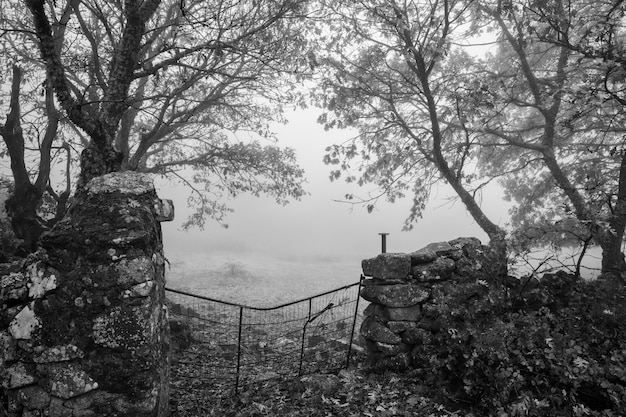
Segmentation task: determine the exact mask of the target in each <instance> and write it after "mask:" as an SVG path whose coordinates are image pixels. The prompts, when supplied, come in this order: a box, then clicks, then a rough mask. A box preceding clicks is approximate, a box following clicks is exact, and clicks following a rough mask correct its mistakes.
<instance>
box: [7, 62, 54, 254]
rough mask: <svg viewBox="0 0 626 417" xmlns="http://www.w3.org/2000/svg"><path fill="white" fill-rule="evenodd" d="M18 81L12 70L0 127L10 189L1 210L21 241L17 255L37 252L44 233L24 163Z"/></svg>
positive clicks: (35, 190) (35, 193) (38, 191)
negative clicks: (5, 112) (8, 163)
mask: <svg viewBox="0 0 626 417" xmlns="http://www.w3.org/2000/svg"><path fill="white" fill-rule="evenodd" d="M21 81H22V71H21V69H20V68H19V67H17V66H13V82H12V87H11V104H10V111H9V114H8V115H7V119H6V123H5V124H4V125H1V126H0V136H2V139H3V140H4V143H5V144H6V147H7V151H8V153H9V159H10V160H11V174H12V175H13V185H14V186H13V191H12V193H11V194H10V195H9V197H8V198H7V201H6V203H5V208H6V211H7V215H8V216H9V218H10V219H11V228H12V229H13V232H14V233H15V236H16V237H17V238H18V239H21V240H23V243H22V245H21V247H20V249H21V250H20V251H21V252H23V254H26V253H30V252H34V251H35V250H36V249H37V240H38V239H39V236H40V235H41V233H42V232H43V231H44V228H43V225H42V224H41V222H40V220H39V217H38V216H37V208H38V207H39V205H40V204H41V198H42V195H43V191H42V189H41V188H38V187H36V186H35V185H33V184H32V183H31V180H30V176H29V173H28V169H26V164H25V160H24V136H23V132H22V126H21V111H20V102H19V96H20V83H21Z"/></svg>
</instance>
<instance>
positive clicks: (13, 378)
mask: <svg viewBox="0 0 626 417" xmlns="http://www.w3.org/2000/svg"><path fill="white" fill-rule="evenodd" d="M398 339H399V338H398ZM0 381H1V382H2V387H3V388H6V389H15V388H20V387H25V386H27V385H31V384H34V383H35V382H36V381H37V379H36V378H35V373H34V371H33V370H31V369H29V368H27V367H26V365H25V364H24V363H23V362H17V363H15V364H13V365H11V366H9V367H8V368H6V369H4V370H2V372H1V373H0Z"/></svg>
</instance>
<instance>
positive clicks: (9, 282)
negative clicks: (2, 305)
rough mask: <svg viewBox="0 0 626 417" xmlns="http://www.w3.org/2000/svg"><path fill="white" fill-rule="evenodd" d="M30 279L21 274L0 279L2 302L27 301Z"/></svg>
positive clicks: (17, 273) (0, 298)
mask: <svg viewBox="0 0 626 417" xmlns="http://www.w3.org/2000/svg"><path fill="white" fill-rule="evenodd" d="M27 284H28V278H27V277H25V276H24V274H22V273H19V272H11V273H10V274H8V275H4V276H2V277H0V300H3V301H5V300H26V299H27V296H28V285H27Z"/></svg>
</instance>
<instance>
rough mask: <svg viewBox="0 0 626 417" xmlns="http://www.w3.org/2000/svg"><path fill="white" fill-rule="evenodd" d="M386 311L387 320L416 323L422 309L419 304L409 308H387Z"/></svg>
mask: <svg viewBox="0 0 626 417" xmlns="http://www.w3.org/2000/svg"><path fill="white" fill-rule="evenodd" d="M386 310H387V318H388V319H389V320H400V321H418V320H419V319H420V317H421V316H422V307H421V305H419V304H416V305H414V306H409V307H398V308H394V307H387V308H386Z"/></svg>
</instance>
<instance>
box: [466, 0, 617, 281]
mask: <svg viewBox="0 0 626 417" xmlns="http://www.w3.org/2000/svg"><path fill="white" fill-rule="evenodd" d="M612 3H613V2H587V1H586V0H571V1H568V2H566V4H564V3H563V2H556V1H548V2H534V1H525V0H519V1H513V2H510V3H507V4H506V6H504V7H500V6H498V5H497V4H494V3H493V2H489V1H484V2H477V3H476V5H477V7H476V11H477V19H478V20H479V21H482V22H484V24H485V25H487V26H488V27H489V29H490V30H491V31H493V35H494V39H495V46H494V47H493V48H492V49H491V53H489V54H486V55H485V57H484V59H482V60H475V62H474V69H473V72H474V74H475V79H474V83H475V85H476V86H479V87H480V94H469V95H464V96H462V97H461V100H462V102H463V103H464V106H463V108H464V109H465V110H464V112H465V114H466V115H467V116H466V118H467V119H468V120H470V122H468V128H469V129H471V130H472V131H475V132H482V133H484V135H482V136H481V143H480V148H481V151H480V154H479V159H478V166H479V168H480V169H481V174H482V175H484V176H486V177H493V176H498V175H501V173H502V166H506V167H507V168H508V169H509V172H508V173H507V174H506V175H505V176H504V178H503V180H502V182H501V183H502V185H503V186H504V188H505V192H506V197H507V198H508V199H509V200H512V201H515V202H516V206H515V207H514V209H513V210H512V211H511V214H512V224H513V226H514V227H515V229H516V233H515V234H516V237H515V239H516V242H517V243H518V244H525V245H527V246H540V247H541V246H543V247H546V246H547V247H549V246H550V245H554V246H561V245H580V246H581V247H586V246H588V245H589V244H593V245H597V246H600V247H601V248H602V250H603V266H602V267H603V272H609V271H613V272H617V273H618V274H619V271H621V270H624V268H625V267H626V265H625V264H624V262H623V260H622V259H621V255H620V253H621V244H622V240H623V237H624V232H623V230H624V229H623V224H624V218H626V201H625V200H624V199H625V197H626V177H625V176H626V149H625V148H624V140H623V130H624V129H623V126H624V120H625V119H624V114H625V113H624V107H623V104H624V103H622V102H620V100H619V94H617V92H618V91H621V88H623V87H622V84H623V83H622V81H621V80H623V76H621V75H618V74H623V68H621V67H619V65H618V66H616V65H615V60H614V59H602V60H601V59H599V56H598V55H594V54H589V53H588V50H589V49H588V48H589V47H590V46H591V44H593V46H594V48H598V49H597V50H594V51H595V52H598V51H600V50H606V51H612V52H611V53H612V54H620V53H622V50H623V48H622V47H621V46H620V45H621V40H620V39H622V35H621V34H622V33H623V21H622V20H621V18H620V17H619V16H621V15H623V12H620V10H621V9H620V7H618V6H615V5H613V4H612ZM588 9H589V10H593V12H591V11H589V12H588V13H587V12H581V10H588ZM620 13H621V14H620ZM600 16H602V17H600ZM600 21H602V22H600ZM592 24H593V25H595V24H598V26H593V27H594V29H589V28H591V27H592V26H590V25H592ZM596 30H598V32H602V33H604V34H601V33H598V32H596ZM604 31H606V32H604ZM592 39H593V41H592ZM583 45H584V46H583ZM607 53H608V52H607ZM605 58H610V57H608V56H605ZM618 67H619V68H618ZM607 77H608V78H607ZM620 77H621V78H620Z"/></svg>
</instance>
